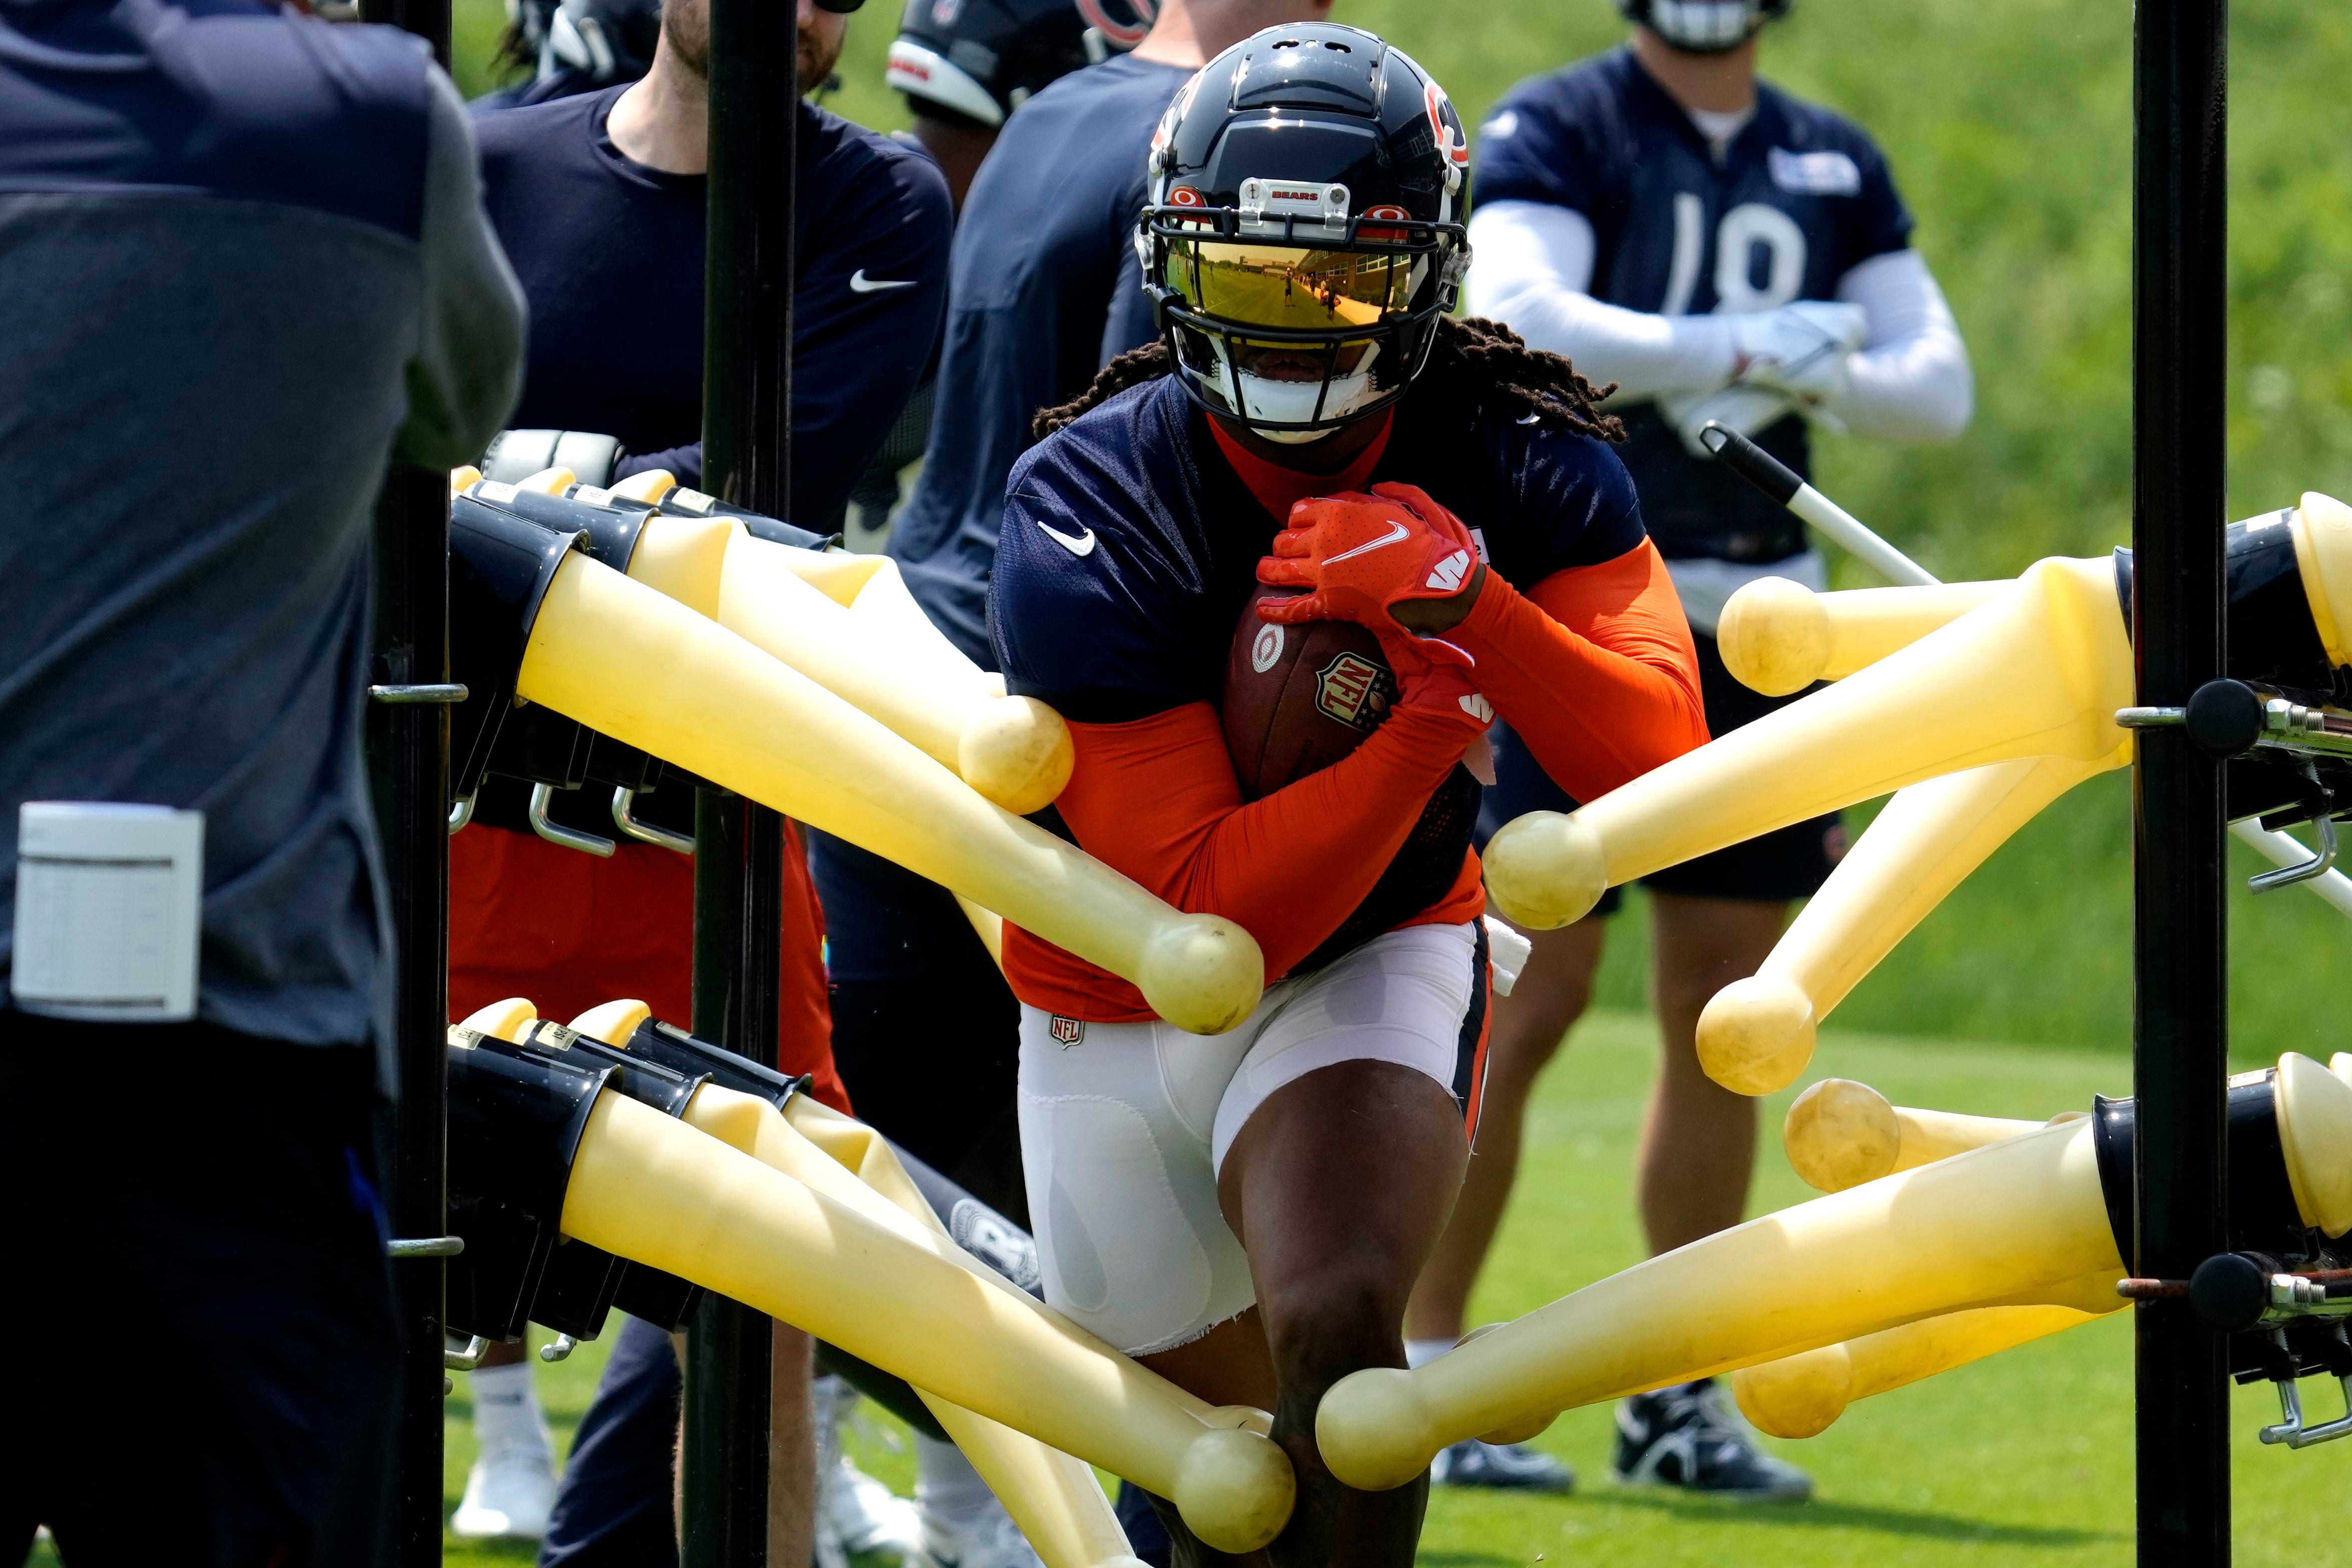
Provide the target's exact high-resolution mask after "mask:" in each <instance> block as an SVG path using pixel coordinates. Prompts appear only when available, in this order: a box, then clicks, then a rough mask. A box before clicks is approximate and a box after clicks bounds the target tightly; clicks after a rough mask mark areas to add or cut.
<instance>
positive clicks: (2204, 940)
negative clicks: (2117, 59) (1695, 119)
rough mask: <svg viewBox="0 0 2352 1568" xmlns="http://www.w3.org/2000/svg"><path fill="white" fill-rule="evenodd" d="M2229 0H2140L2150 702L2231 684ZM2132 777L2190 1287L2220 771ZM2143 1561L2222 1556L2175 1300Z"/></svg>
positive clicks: (2168, 764)
mask: <svg viewBox="0 0 2352 1568" xmlns="http://www.w3.org/2000/svg"><path fill="white" fill-rule="evenodd" d="M2228 51H2229V9H2228V5H2227V0H2141V3H2140V5H2139V8H2138V14H2137V27H2136V31H2135V50H2134V55H2135V62H2134V63H2135V99H2134V105H2133V123H2134V144H2133V162H2132V182H2133V235H2132V253H2133V255H2132V268H2133V290H2132V446H2133V456H2132V491H2133V495H2132V543H2133V547H2134V549H2135V551H2136V555H2135V560H2136V563H2137V570H2135V571H2134V572H2133V574H2132V581H2133V606H2132V613H2133V622H2134V629H2135V630H2134V651H2135V653H2136V656H2137V662H2138V691H2139V699H2138V700H2139V701H2140V703H2141V704H2143V705H2145V706H2180V705H2182V704H2185V703H2186V702H2187V701H2188V700H2189V694H2190V693H2191V692H2193V691H2195V690H2196V689H2197V687H2198V686H2199V685H2202V684H2203V683H2204V682H2206V681H2209V680H2212V679H2216V678H2218V677H2219V676H2220V675H2221V674H2222V673H2223V670H2224V660H2223V652H2224V651H2223V646H2222V588H2223V576H2222V565H2221V530H2222V526H2223V523H2224V520H2225V519H2226V517H2227V516H2228V507H2227V496H2226V494H2225V486H2224V467H2223V458H2224V450H2223V423H2222V416H2223V412H2224V410H2223V401H2224V400H2223V392H2222V388H2223V377H2224V374H2225V371H2226V369H2227V363H2226V359H2227V356H2226V347H2227V344H2226V327H2227V320H2228V311H2229V294H2228V287H2227V283H2228V274H2227V265H2228V256H2227V245H2228V232H2229V229H2228V207H2229V184H2228V162H2227V157H2226V151H2227V142H2226V127H2227V123H2228V72H2229V52H2228ZM2138 743H2139V751H2138V761H2137V765H2136V767H2135V768H2134V769H2133V780H2132V782H2133V846H2132V847H2133V858H2134V867H2135V878H2134V889H2133V915H2134V920H2133V963H2134V968H2135V975H2136V985H2137V993H2136V994H2137V1010H2136V1017H2135V1019H2134V1026H2135V1027H2134V1033H2133V1042H2132V1076H2133V1086H2134V1092H2135V1093H2136V1094H2137V1097H2138V1133H2139V1135H2138V1138H2137V1169H2136V1171H2135V1178H2134V1179H2135V1185H2136V1187H2137V1205H2136V1208H2137V1224H2138V1237H2137V1247H2136V1249H2135V1251H2136V1256H2135V1257H2134V1259H2133V1272H2134V1273H2136V1274H2138V1275H2141V1276H2144V1277H2149V1278H2156V1279H2173V1280H2180V1279H2187V1278H2188V1277H2189V1275H2190V1274H2192V1273H2194V1272H2195V1271H2196V1269H2197V1265H2198V1264H2200V1263H2201V1262H2203V1261H2204V1260H2206V1259H2207V1258H2209V1257H2211V1256H2212V1255H2213V1254H2215V1253H2217V1252H2221V1251H2223V1250H2225V1249H2226V1248H2227V1245H2228V1238H2227V1234H2226V1228H2225V1221H2226V1216H2227V1214H2228V1204H2229V1192H2228V1174H2227V1173H2228V1169H2229V1163H2228V1149H2227V1138H2228V1131H2227V1129H2228V1109H2227V1090H2226V1087H2225V1085H2226V1082H2227V1078H2228V1073H2229V1066H2228V1062H2229V1014H2228V998H2229V988H2228V938H2229V932H2228V925H2227V917H2226V906H2225V904H2224V885H2223V876H2224V874H2225V862H2224V858H2223V851H2222V842H2223V841H2222V828H2223V800H2222V771H2221V764H2220V763H2219V762H2217V761H2215V760H2213V759H2212V758H2208V757H2206V756H2205V755H2203V754H2202V753H2201V752H2200V751H2199V750H2198V749H2197V748H2196V747H2193V746H2191V745H2190V744H2189V737H2188V732H2187V731H2185V730H2181V729H2150V730H2141V731H2139V732H2138ZM2133 1313H2134V1318H2135V1322H2136V1326H2137V1358H2136V1366H2137V1433H2138V1468H2139V1510H2138V1518H2139V1561H2140V1562H2141V1563H2147V1564H2157V1563H2162V1564H2166V1565H2167V1568H2182V1565H2189V1564H2208V1563H2227V1562H2228V1561H2229V1560H2230V1448H2229V1413H2230V1405H2229V1379H2228V1367H2227V1362H2226V1352H2225V1349H2224V1342H2223V1341H2222V1339H2221V1336H2219V1335H2218V1334H2216V1333H2213V1332H2212V1331H2211V1330H2210V1329H2209V1328H2208V1327H2206V1326H2205V1325H2204V1324H2203V1323H2201V1322H2200V1321H2199V1320H2198V1318H2197V1316H2196V1314H2195V1313H2194V1312H2192V1311H2191V1310H2190V1307H2189V1303H2188V1302H2187V1301H2172V1300H2158V1301H2142V1302H2140V1303H2139V1304H2137V1306H2136V1307H2134V1309H2133Z"/></svg>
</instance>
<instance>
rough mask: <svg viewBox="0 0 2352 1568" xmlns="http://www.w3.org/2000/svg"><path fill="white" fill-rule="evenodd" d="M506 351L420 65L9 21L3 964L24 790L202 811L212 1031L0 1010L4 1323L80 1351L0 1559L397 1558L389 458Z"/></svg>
mask: <svg viewBox="0 0 2352 1568" xmlns="http://www.w3.org/2000/svg"><path fill="white" fill-rule="evenodd" d="M521 343H522V306H521V300H520V294H519V292H518V290H517V289H516V287H515V285H514V281H513V278H512V277H511V275H510V274H509V270H508V268H507V266H506V263H505V261H504V259H503V257H502V256H500V255H499V250H498V246H497V244H496V242H495V240H494V239H493V238H492V236H491V235H490V231H489V228H488V224H487V222H486V220H485V219H484V217H483V215H482V213H481V210H480V202H479V193H478V178H477V174H476V170H475V155H474V150H473V144H472V141H471V139H470V135H469V133H468V131H467V121H466V117H465V114H464V112H463V110H462V108H461V106H460V105H459V103H458V100H457V96H456V94H455V92H454V90H453V89H451V87H450V85H449V83H448V81H447V80H446V78H444V77H443V76H442V75H441V73H440V72H439V70H438V69H437V68H435V67H434V66H433V64H432V62H431V61H430V59H429V58H428V57H426V55H425V52H424V50H423V48H422V47H421V46H420V45H418V44H417V43H416V42H415V40H413V39H410V38H407V37H404V36H402V35H400V34H397V33H393V32H391V31H389V30H387V29H382V28H373V27H332V26H327V25H325V24H322V23H319V22H315V21H311V20H309V19H307V18H303V17H299V16H295V15H292V14H290V13H288V12H285V11H282V10H279V9H277V8H274V7H270V6H267V5H260V4H254V3H250V0H181V3H179V4H169V3H166V0H0V496H5V497H7V511H6V520H5V521H0V973H5V972H7V971H9V969H10V967H11V964H12V958H13V956H14V955H13V953H12V947H11V936H10V933H11V932H12V930H13V929H14V928H15V926H16V901H17V899H18V897H19V895H20V893H22V892H23V891H24V890H23V888H22V887H21V886H20V880H19V878H18V875H17V864H18V844H17V822H18V810H19V807H20V806H21V805H22V803H23V802H26V801H27V800H63V801H120V802H140V803H147V804H152V805H161V806H168V807H173V808H178V809H182V810H199V811H202V812H203V813H204V853H203V864H204V874H203V893H202V905H201V943H200V946H199V947H198V967H197V984H196V1002H195V1018H194V1020H193V1021H190V1022H184V1023H149V1024H123V1023H90V1022H82V1021H68V1020H65V1019H58V1018H53V1017H42V1016H36V1015H35V1014H34V1013H33V1012H31V1011H28V1010H26V1009H25V1008H24V1007H22V1006H10V1007H0V1050H5V1051H6V1053H7V1056H8V1059H9V1062H10V1070H11V1072H10V1092H9V1093H8V1095H7V1097H6V1099H5V1106H0V1179H5V1181H6V1182H7V1184H8V1186H9V1189H10V1190H13V1191H15V1192H16V1193H18V1194H19V1195H20V1196H21V1197H22V1198H23V1199H24V1204H23V1207H21V1208H20V1211H19V1213H20V1218H22V1219H23V1221H24V1223H25V1230H24V1232H23V1239H22V1244H21V1251H20V1256H19V1259H18V1270H19V1273H18V1279H19V1281H22V1282H23V1284H24V1285H33V1286H35V1288H34V1289H25V1288H22V1285H20V1288H18V1289H16V1290H13V1291H7V1292H5V1293H0V1294H5V1298H6V1301H7V1305H6V1306H5V1309H0V1336H5V1342H6V1343H15V1344H19V1345H25V1344H35V1343H41V1342H42V1341H44V1340H47V1339H51V1338H54V1337H55V1335H56V1333H58V1330H59V1329H60V1327H61V1326H63V1324H65V1323H68V1322H70V1323H71V1324H72V1325H73V1328H74V1329H75V1331H76V1332H77V1333H79V1336H80V1338H81V1339H82V1340H83V1342H84V1343H88V1344H90V1345H92V1346H95V1347H98V1349H99V1351H100V1354H93V1355H89V1356H79V1357H74V1358H70V1359H67V1358H58V1357H46V1358H45V1357H34V1358H31V1359H30V1360H27V1361H26V1362H25V1363H23V1364H22V1365H21V1366H20V1387H19V1389H18V1391H17V1393H18V1397H17V1401H16V1403H17V1407H18V1408H19V1409H20V1410H22V1411H24V1412H25V1413H26V1415H27V1416H29V1417H30V1424H31V1425H33V1426H34V1427H37V1429H39V1430H40V1431H41V1432H42V1434H43V1441H42V1442H41V1443H40V1444H39V1445H38V1446H37V1448H35V1449H34V1450H33V1451H31V1452H30V1453H29V1454H28V1455H27V1457H26V1459H25V1460H24V1461H22V1462H20V1463H19V1464H18V1465H17V1466H15V1467H11V1468H10V1469H9V1470H8V1471H7V1472H6V1473H5V1476H0V1552H5V1551H6V1550H7V1549H8V1547H10V1546H11V1545H14V1544H21V1543H22V1542H25V1541H26V1540H27V1539H28V1538H29V1536H30V1534H31V1531H32V1529H33V1526H34V1525H35V1523H36V1522H46V1523H47V1524H48V1525H49V1527H50V1529H51V1530H52V1531H53V1532H54V1533H55V1534H56V1536H57V1538H58V1542H59V1545H60V1547H61V1548H62V1550H63V1551H64V1552H65V1553H66V1555H67V1557H68V1561H70V1562H74V1563H118V1562H120V1563H173V1564H202V1563H261V1562H270V1563H288V1564H293V1563H336V1564H339V1565H340V1564H345V1563H368V1562H372V1561H374V1560H375V1558H376V1555H377V1552H378V1549H379V1545H380V1542H381V1537H382V1533H383V1532H382V1531H380V1530H379V1528H378V1524H379V1519H378V1514H379V1511H380V1508H381V1505H382V1500H383V1476H384V1474H385V1471H386V1466H385V1464H384V1447H383V1445H384V1442H385V1439H386V1436H387V1433H388V1428H389V1426H390V1416H391V1408H392V1398H393V1382H392V1379H393V1372H394V1363H395V1358H396V1354H397V1341H398V1333H397V1330H396V1327H395V1325H394V1317H393V1313H392V1310H391V1297H390V1290H389V1281H388V1278H387V1275H386V1271H385V1267H384V1263H383V1242H382V1237H383V1209H382V1206H381V1204H380V1202H379V1201H378V1199H377V1196H376V1191H375V1186H374V1183H373V1170H374V1161H373V1155H372V1152H371V1149H372V1143H371V1138H370V1135H369V1131H368V1128H369V1121H370V1109H371V1105H372V1103H373V1101H374V1099H375V1097H376V1096H377V1095H378V1094H380V1093H381V1092H383V1089H384V1088H385V1087H386V1086H387V1085H388V1084H389V1083H390V1082H391V1080H390V1074H389V1071H388V1065H389V1061H388V1051H389V1049H390V1040H389V1031H388V1030H387V1028H386V1026H385V1019H386V1015H387V1006H386V1003H387V1000H388V993H389V985H388V982H389V968H390V964H391V959H392V955H391V953H390V952H389V951H388V946H387V938H388V930H387V922H386V918H385V910H386V896H385V889H384V885H383V868H382V865H381V862H380V857H379V853H378V851H377V847H376V841H375V831H374V826H373V822H372V821H371V819H370V815H369V805H368V792H367V779H366V772H365V768H364V765H363V762H362V755H361V726H362V711H363V706H364V704H365V701H366V696H365V687H366V684H367V667H368V655H369V628H368V599H369V576H368V542H369V522H370V517H371V503H372V500H373V497H374V495H375V492H376V490H377V488H378V486H379V485H380V484H381V482H382V480H383V475H384V471H385V466H386V463H387V460H388V459H389V458H390V457H392V456H394V455H397V456H398V457H400V458H403V459H404V460H407V461H411V462H415V463H421V464H425V465H431V466H434V467H446V466H448V465H452V464H455V463H457V462H461V461H463V460H465V459H466V458H467V457H468V456H470V455H472V454H474V453H476V452H478V451H479V450H480V449H481V447H482V445H483V444H485V442H486V441H487V440H488V437H489V435H490V434H492V433H493V432H495V431H496V430H497V429H498V428H499V424H500V423H501V422H502V420H503V418H504V416H505V414H506V413H507V410H508V409H509V406H510V405H511V403H512V402H513V398H514V394H515V390H516V384H517V378H518V371H519V364H520V350H521ZM28 907H29V906H28ZM34 913H36V914H37V910H36V911H34ZM16 989H18V988H16V987H13V986H12V988H11V991H12V994H13V993H14V991H16ZM133 1347H135V1354H121V1352H122V1351H123V1350H124V1349H126V1348H133ZM134 1454H135V1458H133V1457H132V1456H133V1455H134Z"/></svg>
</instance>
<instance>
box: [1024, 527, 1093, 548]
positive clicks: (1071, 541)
mask: <svg viewBox="0 0 2352 1568" xmlns="http://www.w3.org/2000/svg"><path fill="white" fill-rule="evenodd" d="M1037 526H1038V527H1039V528H1045V537H1046V538H1049V539H1052V540H1053V541H1054V542H1055V544H1057V545H1060V546H1061V547H1062V548H1063V549H1066V550H1068V551H1069V552H1070V553H1071V554H1072V555H1075V556H1089V555H1092V554H1094V553H1095V531H1094V529H1092V528H1088V529H1087V531H1086V532H1085V533H1083V534H1080V535H1079V536H1078V537H1077V538H1071V537H1070V536H1069V535H1067V534H1065V533H1057V532H1055V530H1054V529H1052V528H1046V527H1045V524H1044V523H1039V524H1038V525H1037Z"/></svg>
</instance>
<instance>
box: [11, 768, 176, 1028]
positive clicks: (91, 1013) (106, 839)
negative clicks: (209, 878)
mask: <svg viewBox="0 0 2352 1568" xmlns="http://www.w3.org/2000/svg"><path fill="white" fill-rule="evenodd" d="M204 886H205V814H204V813H203V812H202V811H182V810H173V808H172V807H169V806H140V805H125V804H121V803H118V802H113V801H91V800H27V801H26V802H25V803H24V805H23V806H22V807H21V808H19V810H18V811H17V815H16V946H15V952H14V956H13V957H12V959H11V961H10V974H9V980H8V984H9V989H10V990H11V991H12V992H13V993H14V994H15V997H16V1005H17V1006H18V1007H19V1008H22V1009H24V1010H25V1011H26V1012H31V1013H41V1014H44V1015H46V1016H47V1017H50V1018H68V1019H107V1020H111V1021H114V1022H118V1023H170V1022H176V1021H179V1020H182V1019H191V1018H194V1017H195V1014H196V946H197V941H198V937H199V935H200V932H201V928H202V925H203V919H204V913H203V904H204Z"/></svg>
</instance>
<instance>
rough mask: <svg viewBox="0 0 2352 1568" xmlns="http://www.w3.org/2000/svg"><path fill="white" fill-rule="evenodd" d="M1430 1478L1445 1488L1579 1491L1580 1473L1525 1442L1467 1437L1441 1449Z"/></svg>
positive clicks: (1431, 1465) (1430, 1472)
mask: <svg viewBox="0 0 2352 1568" xmlns="http://www.w3.org/2000/svg"><path fill="white" fill-rule="evenodd" d="M1429 1479H1430V1480H1431V1481H1433V1483H1435V1484H1436V1485H1438V1486H1442V1487H1485V1488H1487V1489H1488V1490H1493V1491H1550V1492H1566V1491H1574V1490H1576V1472H1575V1471H1574V1470H1571V1469H1569V1468H1568V1467H1567V1466H1566V1465H1564V1464H1562V1463H1560V1462H1559V1460H1558V1459H1555V1458H1552V1457H1551V1456H1550V1455H1549V1454H1544V1453H1538V1452H1537V1451H1536V1450H1535V1449H1533V1448H1528V1446H1527V1445H1525V1444H1524V1443H1482V1442H1480V1441H1479V1440H1478V1439H1477V1438H1475V1437H1465V1438H1464V1439H1463V1440H1462V1441H1460V1442H1458V1443H1455V1444H1454V1445H1453V1446H1451V1447H1450V1448H1441V1449H1439V1450H1438V1452H1437V1458H1435V1459H1434V1460H1433V1461H1432V1462H1431V1464H1430V1467H1429Z"/></svg>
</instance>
